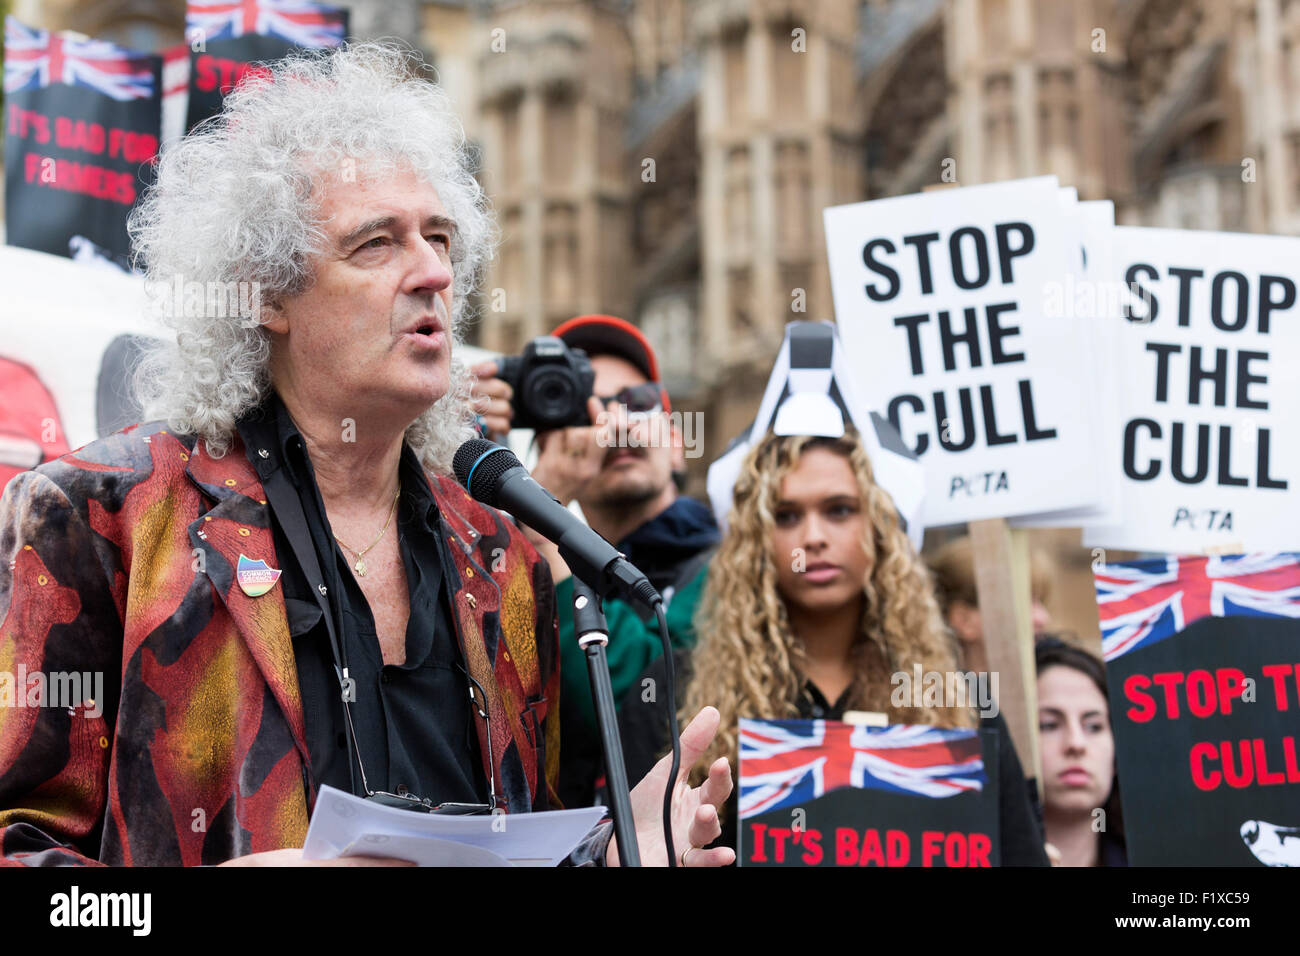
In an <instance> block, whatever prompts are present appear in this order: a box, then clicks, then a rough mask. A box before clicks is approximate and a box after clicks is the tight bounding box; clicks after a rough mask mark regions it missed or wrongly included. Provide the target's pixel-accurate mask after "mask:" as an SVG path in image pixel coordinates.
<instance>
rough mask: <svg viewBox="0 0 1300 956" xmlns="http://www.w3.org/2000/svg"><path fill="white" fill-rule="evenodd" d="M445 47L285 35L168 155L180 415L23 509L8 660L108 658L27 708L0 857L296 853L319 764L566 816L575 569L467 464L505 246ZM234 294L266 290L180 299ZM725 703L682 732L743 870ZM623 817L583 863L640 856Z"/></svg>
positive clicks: (4, 762) (33, 477)
mask: <svg viewBox="0 0 1300 956" xmlns="http://www.w3.org/2000/svg"><path fill="white" fill-rule="evenodd" d="M418 67H419V64H418V62H417V61H415V60H413V58H411V57H408V56H407V55H406V54H403V53H402V52H400V51H397V50H395V49H393V48H390V47H387V46H383V45H378V44H355V45H352V46H350V47H347V48H344V49H342V50H340V51H338V52H335V53H332V54H328V55H323V54H322V55H310V56H308V55H304V56H299V57H295V58H291V59H289V60H286V61H283V62H282V63H280V64H279V65H278V66H277V67H276V68H275V70H274V71H273V72H272V73H271V75H270V76H268V77H265V78H263V79H260V80H257V81H255V82H253V83H250V84H246V85H244V86H241V87H240V88H238V89H237V90H235V91H234V92H233V93H232V94H231V96H230V97H229V98H228V100H227V103H226V108H225V110H224V112H223V114H222V115H221V116H220V117H218V118H217V119H216V120H214V121H211V122H209V123H207V124H205V125H204V126H203V127H201V128H200V129H198V130H196V131H195V132H193V133H192V134H191V135H190V136H188V137H186V138H185V139H184V140H182V141H181V142H180V143H179V144H177V145H176V146H175V147H174V148H172V149H171V150H169V151H168V152H166V153H165V154H164V155H163V157H162V160H161V162H160V164H159V169H158V178H157V184H156V186H155V188H154V189H153V190H152V191H151V192H150V193H149V195H148V196H147V197H146V198H145V200H144V201H143V202H142V204H141V205H140V207H139V208H138V209H137V210H136V212H135V214H134V216H133V218H132V232H133V236H134V238H135V241H136V245H137V252H138V255H139V257H140V259H141V261H142V262H143V264H144V266H145V268H146V270H147V274H148V278H149V281H150V283H151V289H152V290H153V292H154V293H155V298H157V299H159V300H163V301H162V304H164V305H165V308H164V310H163V311H164V313H165V318H166V321H167V322H168V323H169V324H170V325H171V326H172V327H173V328H174V329H175V332H176V335H175V338H174V340H172V341H168V342H167V343H165V344H162V345H160V346H159V347H158V348H157V349H156V350H155V351H153V352H152V353H151V354H149V355H148V356H146V358H145V360H144V361H143V362H142V364H141V366H140V369H139V374H138V376H137V380H136V386H137V392H138V394H139V396H140V398H141V401H142V404H143V407H144V408H145V410H146V417H149V418H153V419H156V420H155V421H152V422H150V423H148V424H142V425H137V426H133V427H131V428H128V429H125V430H123V431H121V432H119V433H117V434H115V435H112V436H110V437H108V438H105V439H102V440H100V441H97V442H93V443H91V444H90V445H87V446H85V447H84V448H81V449H79V450H77V451H76V452H73V453H72V454H70V455H67V456H64V457H63V458H61V459H59V460H58V461H55V462H51V463H49V464H47V465H44V466H42V467H41V468H39V469H37V470H35V471H32V472H27V473H24V474H22V475H19V476H18V477H17V478H15V479H14V480H13V481H12V482H11V483H10V485H9V486H8V488H7V489H6V492H5V495H4V498H3V499H0V621H2V622H3V625H2V626H0V662H4V661H9V662H13V664H14V666H17V667H21V668H25V672H26V673H29V674H43V673H47V672H57V671H62V670H64V669H67V670H76V671H83V672H84V671H93V672H98V673H102V674H105V675H107V677H108V680H106V681H105V686H106V687H107V688H108V690H107V692H106V693H105V694H104V697H105V699H104V700H100V701H94V700H86V701H84V702H83V703H82V705H81V706H79V707H72V708H66V709H65V708H63V707H59V708H49V707H40V706H35V707H16V706H0V863H20V864H26V865H54V864H84V863H90V862H96V861H98V862H104V863H113V864H126V865H131V864H136V865H139V864H145V865H160V864H238V865H250V864H251V865H258V864H262V865H265V864H295V863H301V862H303V861H302V856H301V846H302V842H303V838H304V836H305V834H306V827H307V822H308V819H309V816H310V812H311V808H312V806H313V804H314V802H315V798H316V795H317V793H318V792H319V788H320V787H321V786H322V785H325V784H329V785H332V786H335V787H337V788H339V789H343V790H347V791H349V792H352V793H354V794H356V795H358V796H363V797H367V798H369V799H373V800H377V801H379V802H382V803H385V804H388V805H392V806H411V807H415V808H420V807H423V808H426V809H427V808H429V807H431V806H441V807H443V808H444V809H455V810H461V811H464V810H470V809H479V810H482V811H506V812H512V813H520V812H528V811H533V810H544V809H548V808H554V807H556V805H557V803H556V801H555V798H554V788H555V783H556V775H557V771H558V747H559V742H560V727H559V707H558V694H559V687H560V675H559V670H558V668H559V664H558V661H559V649H558V646H557V636H556V614H557V609H556V607H555V598H554V590H553V587H552V585H551V579H550V575H549V573H548V571H547V567H546V565H545V563H544V562H542V561H541V560H540V559H539V558H538V556H537V553H536V552H535V551H534V550H533V549H532V547H531V546H530V545H529V544H528V543H527V541H526V540H525V538H524V537H523V535H522V534H520V532H519V531H518V530H517V529H516V528H515V527H514V525H513V524H512V523H511V522H509V521H507V520H504V519H503V517H502V516H501V515H500V514H498V513H497V512H495V511H493V510H491V509H489V508H486V507H483V506H482V505H479V504H478V503H476V502H474V501H473V500H471V499H470V498H469V496H468V495H467V494H466V493H465V492H464V491H463V490H462V489H461V488H460V487H459V486H458V485H457V484H456V483H455V482H454V481H452V480H450V479H449V478H448V477H447V474H448V471H449V467H448V466H449V463H450V460H451V457H452V454H453V453H454V451H455V450H456V448H457V447H458V446H459V445H460V444H461V442H462V441H464V440H465V439H466V438H468V437H470V435H471V431H470V429H469V422H470V420H471V419H472V413H471V411H470V401H469V397H470V396H469V377H468V375H467V373H466V372H465V370H464V368H463V367H462V366H461V365H460V364H459V363H458V362H456V361H455V359H454V357H453V352H454V344H455V342H456V341H457V340H458V331H459V328H460V324H461V322H462V321H463V319H464V315H465V311H466V303H467V301H468V300H469V298H470V296H471V294H472V292H473V290H474V288H475V285H476V283H477V282H478V280H479V277H480V274H481V271H482V267H483V264H484V262H485V261H486V260H487V258H488V256H489V254H490V249H491V245H492V242H493V238H494V235H493V226H492V220H491V217H490V215H489V213H488V211H487V203H486V201H485V198H484V196H483V192H482V190H481V188H480V187H479V185H478V183H477V182H476V181H475V180H474V177H473V174H472V171H471V169H470V166H469V163H468V160H467V152H466V146H465V142H464V135H463V133H462V131H461V128H460V125H459V123H458V122H457V120H456V118H455V116H454V114H453V113H452V112H451V110H450V108H449V106H448V103H447V101H446V98H445V96H444V94H443V93H442V92H441V91H440V90H439V88H438V87H437V86H436V85H435V84H433V83H431V82H429V81H428V80H427V79H424V78H423V77H422V76H420V74H419V69H418ZM232 287H238V288H240V289H241V290H250V289H251V290H252V291H253V293H254V294H253V295H249V296H242V295H241V297H240V301H241V302H244V303H255V305H256V307H255V308H253V307H250V308H247V309H245V310H243V314H237V315H228V314H226V313H225V311H224V310H221V313H220V314H217V313H216V312H214V310H212V309H210V308H192V307H191V305H192V302H191V296H190V295H189V294H188V291H187V292H186V295H185V301H184V302H181V301H177V300H176V299H175V298H172V299H171V300H168V298H167V292H166V290H167V289H177V290H180V289H185V290H190V289H192V288H198V289H199V290H204V289H227V288H232ZM217 298H220V297H219V296H218V297H217ZM198 299H200V300H202V301H203V302H205V303H206V302H209V301H211V299H210V298H208V297H205V296H203V295H199V296H198ZM119 677H120V681H119V680H118V678H119ZM4 686H5V685H4V682H3V681H0V691H2V690H3V688H4ZM26 690H27V688H23V689H22V690H21V691H20V692H25V691H26ZM28 696H29V697H30V694H29V695H28ZM4 703H5V701H4V698H3V694H2V693H0V705H2V704H4ZM716 726H717V713H716V711H713V710H711V709H707V710H706V711H704V712H703V713H702V714H701V715H700V716H699V717H698V718H697V719H696V720H695V721H694V722H692V724H691V725H690V726H689V727H688V728H687V729H686V731H685V733H684V734H683V737H682V751H683V761H682V772H681V777H680V778H679V780H678V782H677V783H676V791H675V794H676V796H675V799H676V813H675V814H674V819H675V821H676V822H675V829H674V843H675V845H676V847H677V848H678V850H679V851H680V852H681V856H679V858H678V860H679V862H684V863H685V864H686V865H690V866H707V865H719V864H725V863H728V862H730V861H731V859H732V855H731V851H730V850H725V849H724V850H717V849H715V850H709V849H704V847H705V846H706V845H707V844H709V843H710V842H711V841H712V840H713V838H714V837H715V836H717V834H718V832H719V826H718V819H717V808H718V806H720V805H721V804H722V803H723V802H724V801H725V800H726V798H727V795H728V793H729V792H730V789H731V777H730V771H729V769H728V768H727V766H726V762H725V760H724V761H719V762H718V763H717V764H715V765H714V766H713V767H712V768H711V770H710V775H709V778H708V779H707V781H706V782H705V783H704V785H703V786H701V787H699V788H697V789H694V790H691V789H689V788H688V787H687V786H686V785H685V784H684V783H682V782H681V781H682V780H684V778H685V775H686V774H687V773H688V772H689V769H690V767H691V765H692V764H693V763H694V762H695V760H696V759H697V758H698V756H699V755H700V754H702V753H703V752H704V751H705V749H706V748H707V746H708V744H709V742H710V741H711V739H712V736H713V733H714V731H715V730H716ZM668 776H669V766H668V763H667V761H666V760H665V761H664V762H662V763H661V765H660V766H659V767H656V769H655V771H654V772H652V773H651V774H650V775H649V776H647V777H646V779H645V780H644V781H642V782H641V783H640V784H639V785H638V786H637V788H636V789H635V790H634V791H633V807H634V811H635V815H636V825H637V832H638V842H639V843H640V849H641V856H642V859H643V861H645V862H647V863H654V862H658V863H666V862H667V858H666V857H667V853H666V849H665V845H664V840H663V836H662V833H661V831H660V822H659V801H660V797H661V795H662V793H663V790H664V786H665V784H666V783H667V781H668ZM609 830H610V828H609V827H608V825H605V826H602V827H598V828H597V829H596V830H594V831H593V832H592V833H591V834H590V835H589V836H588V838H587V839H586V840H585V841H584V842H583V844H582V845H581V846H580V847H579V848H578V850H577V851H575V853H574V854H573V856H572V861H573V862H577V863H600V862H609V863H616V862H617V861H618V853H617V847H616V846H615V845H614V842H613V841H612V840H611V839H610V832H609ZM370 862H387V863H394V862H399V861H393V860H382V861H370Z"/></svg>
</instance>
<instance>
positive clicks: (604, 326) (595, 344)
mask: <svg viewBox="0 0 1300 956" xmlns="http://www.w3.org/2000/svg"><path fill="white" fill-rule="evenodd" d="M551 334H552V335H554V336H555V337H556V338H558V339H561V340H562V341H563V342H564V344H565V345H567V346H569V347H570V348H575V349H582V350H583V351H584V352H586V353H587V354H588V355H616V356H618V357H619V358H621V359H626V360H627V361H628V362H630V363H632V364H633V365H634V366H636V367H637V369H639V370H640V372H641V374H642V375H644V376H645V377H646V378H647V379H649V380H650V381H652V382H656V383H657V382H658V381H659V361H658V359H656V358H655V352H654V349H652V348H651V347H650V340H649V339H647V338H646V337H645V336H644V335H643V334H642V333H641V330H640V329H638V328H637V327H636V326H635V325H633V324H632V323H631V322H628V321H626V320H624V319H620V318H617V317H615V316H612V315H580V316H578V317H577V318H575V319H569V321H567V322H564V323H562V324H561V325H560V326H559V328H557V329H556V330H555V331H554V332H552V333H551ZM659 391H660V393H661V394H662V395H663V402H664V410H665V411H670V410H671V407H670V406H669V404H668V393H667V392H664V390H663V388H662V387H661V388H660V389H659Z"/></svg>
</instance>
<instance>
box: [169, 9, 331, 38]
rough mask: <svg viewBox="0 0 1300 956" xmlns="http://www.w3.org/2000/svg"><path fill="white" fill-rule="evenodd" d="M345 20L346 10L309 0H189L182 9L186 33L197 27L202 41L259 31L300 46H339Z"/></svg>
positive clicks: (190, 32) (188, 34) (261, 34)
mask: <svg viewBox="0 0 1300 956" xmlns="http://www.w3.org/2000/svg"><path fill="white" fill-rule="evenodd" d="M347 22H348V21H347V11H346V10H342V9H340V8H338V7H327V6H325V5H324V4H322V3H312V2H310V0H190V2H189V5H188V6H187V7H186V8H185V35H186V36H187V37H188V36H192V31H196V30H197V31H200V35H201V36H202V37H203V39H204V40H205V41H206V40H229V39H232V38H233V37H242V36H247V35H250V34H258V35H260V36H271V37H279V38H280V39H281V40H284V41H285V42H287V43H293V44H295V45H297V46H302V47H330V46H338V45H339V44H340V43H342V42H343V37H344V34H345V33H346V32H347Z"/></svg>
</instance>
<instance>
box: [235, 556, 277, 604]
mask: <svg viewBox="0 0 1300 956" xmlns="http://www.w3.org/2000/svg"><path fill="white" fill-rule="evenodd" d="M279 579H280V572H279V571H277V570H276V569H275V568H273V567H271V566H270V565H269V564H267V563H266V562H265V561H263V560H262V559H261V558H258V559H257V560H256V561H254V560H253V559H252V558H249V557H245V556H244V555H242V554H241V555H240V556H239V564H238V566H237V567H236V568H235V580H237V581H238V582H239V588H240V590H241V591H243V592H244V593H245V594H247V595H248V596H249V597H261V596H262V595H263V594H265V593H266V592H267V591H269V590H271V588H273V587H275V582H276V581H278V580H279Z"/></svg>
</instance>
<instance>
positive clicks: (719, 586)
mask: <svg viewBox="0 0 1300 956" xmlns="http://www.w3.org/2000/svg"><path fill="white" fill-rule="evenodd" d="M702 573H703V574H704V575H705V579H704V581H703V582H702V586H695V585H701V582H699V581H697V582H694V583H693V586H692V587H691V588H688V589H684V590H683V592H682V594H681V595H679V596H678V597H677V598H676V599H675V600H674V602H673V611H674V612H677V613H680V612H681V611H682V609H681V608H679V607H678V602H679V601H683V600H684V599H685V598H686V596H687V594H688V593H694V594H697V595H698V599H697V601H696V605H697V606H696V607H695V608H694V611H695V613H694V619H693V620H694V628H693V630H694V631H695V632H696V633H698V636H699V640H698V645H697V646H695V648H694V651H693V652H692V653H689V654H688V653H687V652H685V651H679V653H678V654H677V655H675V657H676V658H677V660H678V662H679V665H680V671H679V683H678V687H679V688H681V689H682V693H681V695H680V697H679V700H678V701H677V702H676V705H677V709H678V711H679V713H683V714H684V713H686V712H688V711H690V710H691V708H695V707H698V705H699V702H701V701H705V702H707V703H708V704H710V705H712V706H715V707H717V708H718V710H719V712H720V713H721V716H722V721H721V725H720V727H719V731H718V735H717V736H716V737H715V738H714V741H713V744H712V746H711V747H710V749H709V751H708V753H707V754H706V760H705V761H704V762H702V764H701V766H700V767H697V768H695V769H694V774H693V776H694V777H698V776H699V774H700V773H702V772H703V767H704V765H705V764H707V763H708V761H711V760H716V759H717V758H718V757H720V756H721V757H726V758H727V759H728V761H730V763H731V765H732V767H733V768H735V767H736V765H737V760H738V749H739V741H738V738H739V719H740V718H741V717H748V718H757V719H791V718H805V719H808V718H825V719H828V720H839V719H842V718H843V715H844V714H845V712H846V711H874V712H878V713H882V714H885V715H886V717H887V718H888V720H889V722H890V723H892V724H932V725H935V726H940V727H970V728H974V727H977V726H980V723H981V722H980V720H979V718H978V716H977V715H976V714H975V713H974V712H973V711H972V710H971V709H970V708H968V707H964V706H963V707H936V706H929V707H923V706H913V704H912V702H911V701H902V702H900V703H899V704H897V705H896V704H895V703H894V702H893V701H892V700H891V692H892V690H893V684H892V683H891V676H892V675H893V674H895V673H898V672H905V673H911V671H912V668H913V666H914V665H920V667H921V669H922V670H923V671H926V672H939V673H947V672H952V671H955V670H956V669H957V662H956V648H955V647H954V644H953V641H952V638H951V637H950V635H949V634H948V631H947V629H946V628H945V626H944V623H943V620H942V618H941V617H940V614H939V607H938V604H937V603H936V601H935V597H934V592H933V588H932V585H931V581H930V575H929V573H928V572H927V570H926V567H925V565H924V563H922V561H921V560H920V558H919V557H918V556H917V554H916V551H915V549H914V548H913V547H912V545H911V542H909V541H908V539H907V535H906V533H905V532H904V530H903V527H902V524H901V522H900V521H899V518H898V513H897V511H896V510H895V508H894V503H893V500H892V499H891V498H890V496H889V494H888V493H887V492H886V491H885V490H884V489H883V488H881V487H880V485H879V484H877V483H876V481H875V478H874V475H873V472H872V466H871V462H870V461H869V460H868V458H867V455H866V452H865V450H864V449H863V445H862V442H861V440H860V439H859V438H858V436H857V433H856V432H854V431H853V430H851V429H849V430H846V432H845V434H844V436H843V437H842V438H815V437H806V436H801V437H794V436H776V435H772V434H769V435H767V437H765V438H764V439H763V440H761V441H760V442H758V444H757V445H756V446H755V447H754V448H753V449H751V451H750V452H749V454H748V455H747V456H746V458H745V460H744V463H743V464H742V466H741V470H740V475H739V478H738V479H737V482H736V486H735V492H734V498H733V510H732V512H731V515H730V520H729V522H728V530H727V533H726V536H725V538H724V539H723V541H722V543H721V545H720V546H719V549H718V551H717V553H716V554H715V555H714V557H713V560H712V562H711V563H710V565H709V567H708V568H707V569H706V570H705V571H704V572H702ZM610 639H611V642H613V641H616V640H618V636H617V634H613V633H611V635H610ZM674 643H675V644H676V645H677V646H678V647H689V646H690V645H692V644H694V643H695V635H694V633H692V634H690V635H682V634H676V635H674ZM665 673H666V671H665V667H664V661H663V660H662V658H661V659H660V660H658V661H656V662H655V664H654V665H652V666H651V668H650V670H648V671H647V672H646V674H645V679H643V681H642V682H641V687H639V688H637V689H636V690H635V691H634V692H633V693H632V694H631V695H629V696H628V697H627V698H626V700H625V701H624V704H623V707H622V715H621V716H622V721H623V735H624V740H623V743H624V751H625V755H626V757H627V763H628V773H629V776H630V777H632V778H635V776H636V774H637V773H638V772H639V771H640V769H641V768H642V767H648V766H651V765H653V764H654V762H655V760H656V759H658V757H659V756H660V755H661V754H662V753H663V752H664V750H665V749H666V748H667V740H668V734H667V730H666V726H665V725H666V722H667V712H666V705H667V702H666V701H664V700H656V699H655V695H654V694H647V693H645V692H644V689H645V688H657V687H660V686H662V680H663V678H664V675H665ZM983 726H984V727H985V728H987V729H995V730H997V731H999V746H998V771H999V776H998V779H999V792H1000V800H1001V809H1000V830H1001V838H1002V839H1001V860H1002V862H1003V864H1011V865H1015V864H1019V865H1034V864H1037V865H1045V864H1046V863H1047V858H1046V855H1045V853H1044V850H1043V840H1042V835H1041V833H1040V832H1039V829H1038V826H1037V823H1036V821H1035V820H1034V817H1033V812H1032V810H1031V808H1030V803H1029V795H1028V791H1027V788H1026V785H1025V780H1024V776H1023V774H1022V772H1021V769H1020V763H1019V761H1018V760H1017V759H1016V754H1015V750H1014V748H1013V747H1012V746H1011V743H1010V738H1009V736H1008V735H1007V733H1006V727H1005V723H1004V722H1003V721H1002V719H1001V718H1000V717H995V718H991V719H989V720H986V721H985V722H984V723H983ZM735 833H736V801H735V796H734V794H733V797H732V800H731V801H730V802H729V803H728V804H727V807H726V810H725V813H724V814H723V838H722V839H723V840H724V841H727V845H730V846H732V847H734V846H735Z"/></svg>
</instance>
